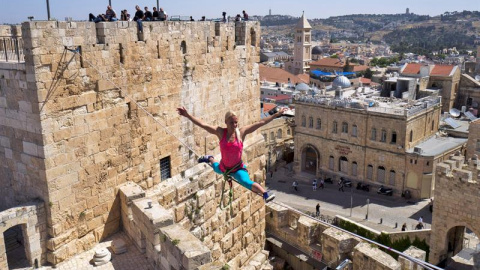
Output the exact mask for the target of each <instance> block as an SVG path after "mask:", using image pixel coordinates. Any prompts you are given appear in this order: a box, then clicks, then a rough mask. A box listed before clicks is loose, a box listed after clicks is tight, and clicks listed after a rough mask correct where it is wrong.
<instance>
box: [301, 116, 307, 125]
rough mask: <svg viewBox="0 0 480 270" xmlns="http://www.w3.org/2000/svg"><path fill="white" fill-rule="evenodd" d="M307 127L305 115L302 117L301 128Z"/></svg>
mask: <svg viewBox="0 0 480 270" xmlns="http://www.w3.org/2000/svg"><path fill="white" fill-rule="evenodd" d="M306 126H307V118H306V117H305V115H302V127H306Z"/></svg>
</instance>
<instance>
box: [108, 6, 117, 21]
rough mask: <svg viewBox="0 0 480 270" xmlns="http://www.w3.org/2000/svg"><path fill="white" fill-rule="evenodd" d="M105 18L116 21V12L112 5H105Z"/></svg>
mask: <svg viewBox="0 0 480 270" xmlns="http://www.w3.org/2000/svg"><path fill="white" fill-rule="evenodd" d="M105 20H106V21H109V22H115V21H118V18H117V13H116V12H115V10H113V8H112V6H107V11H105Z"/></svg>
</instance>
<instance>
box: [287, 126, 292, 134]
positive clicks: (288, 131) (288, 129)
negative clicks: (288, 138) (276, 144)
mask: <svg viewBox="0 0 480 270" xmlns="http://www.w3.org/2000/svg"><path fill="white" fill-rule="evenodd" d="M290 134H292V132H291V131H290V128H289V127H287V135H290Z"/></svg>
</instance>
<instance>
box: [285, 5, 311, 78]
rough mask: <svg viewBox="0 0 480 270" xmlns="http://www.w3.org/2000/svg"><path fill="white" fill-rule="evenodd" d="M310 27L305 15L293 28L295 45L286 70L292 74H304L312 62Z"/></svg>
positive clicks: (303, 14)
mask: <svg viewBox="0 0 480 270" xmlns="http://www.w3.org/2000/svg"><path fill="white" fill-rule="evenodd" d="M311 30H312V27H311V26H310V23H308V21H307V19H306V18H305V13H302V17H301V18H300V20H299V21H298V22H297V25H296V26H295V43H294V44H295V45H294V49H293V61H292V62H290V63H289V64H288V65H287V66H286V68H287V70H288V71H289V72H291V73H293V74H304V73H308V71H309V70H310V67H309V63H310V61H311V60H312V43H311V42H312V31H311Z"/></svg>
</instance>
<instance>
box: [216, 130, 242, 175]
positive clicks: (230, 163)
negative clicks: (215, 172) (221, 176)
mask: <svg viewBox="0 0 480 270" xmlns="http://www.w3.org/2000/svg"><path fill="white" fill-rule="evenodd" d="M242 150H243V142H242V141H240V140H239V139H238V138H235V141H234V142H229V141H228V139H227V129H226V128H225V129H224V130H223V137H222V139H221V140H220V152H221V153H222V160H221V161H220V170H221V171H222V172H225V171H226V170H227V169H231V168H233V167H235V165H237V164H238V163H240V162H242ZM242 168H243V164H241V165H240V166H238V168H236V169H235V170H234V171H237V170H238V169H242Z"/></svg>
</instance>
